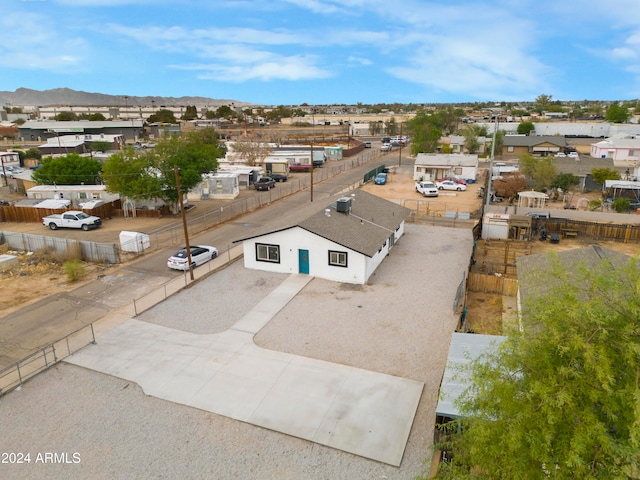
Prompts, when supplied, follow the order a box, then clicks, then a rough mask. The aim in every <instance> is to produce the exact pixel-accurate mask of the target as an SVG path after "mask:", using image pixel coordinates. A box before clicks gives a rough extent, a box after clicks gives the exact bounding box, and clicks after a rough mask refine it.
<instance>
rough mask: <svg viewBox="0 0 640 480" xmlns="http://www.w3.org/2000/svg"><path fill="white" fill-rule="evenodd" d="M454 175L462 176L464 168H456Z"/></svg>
mask: <svg viewBox="0 0 640 480" xmlns="http://www.w3.org/2000/svg"><path fill="white" fill-rule="evenodd" d="M453 174H454V175H462V167H456V168H454V169H453Z"/></svg>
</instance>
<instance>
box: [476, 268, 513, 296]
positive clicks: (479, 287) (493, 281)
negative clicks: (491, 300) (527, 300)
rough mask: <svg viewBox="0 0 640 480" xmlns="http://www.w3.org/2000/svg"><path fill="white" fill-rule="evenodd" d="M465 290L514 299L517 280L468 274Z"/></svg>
mask: <svg viewBox="0 0 640 480" xmlns="http://www.w3.org/2000/svg"><path fill="white" fill-rule="evenodd" d="M467 290H468V291H470V292H482V293H498V294H501V295H506V296H508V297H515V296H516V295H517V293H518V280H516V279H514V278H506V277H501V276H500V277H497V276H495V275H484V274H482V273H469V278H468V279H467Z"/></svg>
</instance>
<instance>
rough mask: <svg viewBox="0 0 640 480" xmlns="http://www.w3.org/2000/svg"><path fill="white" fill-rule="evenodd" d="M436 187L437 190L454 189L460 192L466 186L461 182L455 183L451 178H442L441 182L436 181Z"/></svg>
mask: <svg viewBox="0 0 640 480" xmlns="http://www.w3.org/2000/svg"><path fill="white" fill-rule="evenodd" d="M436 187H438V190H456V191H458V192H462V191H464V190H466V189H467V186H466V185H465V184H463V183H456V182H454V181H453V180H443V181H442V182H437V183H436Z"/></svg>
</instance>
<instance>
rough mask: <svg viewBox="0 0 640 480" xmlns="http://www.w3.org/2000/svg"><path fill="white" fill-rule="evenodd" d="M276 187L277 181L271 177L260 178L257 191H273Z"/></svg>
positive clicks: (256, 184) (256, 185) (257, 182)
mask: <svg viewBox="0 0 640 480" xmlns="http://www.w3.org/2000/svg"><path fill="white" fill-rule="evenodd" d="M275 186H276V181H275V180H274V179H273V178H271V177H260V178H259V179H258V180H257V181H256V183H255V187H256V190H271V189H272V188H273V187H275Z"/></svg>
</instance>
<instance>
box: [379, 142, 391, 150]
mask: <svg viewBox="0 0 640 480" xmlns="http://www.w3.org/2000/svg"><path fill="white" fill-rule="evenodd" d="M390 150H391V144H390V143H383V144H382V146H381V147H380V151H381V152H389V151H390Z"/></svg>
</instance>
